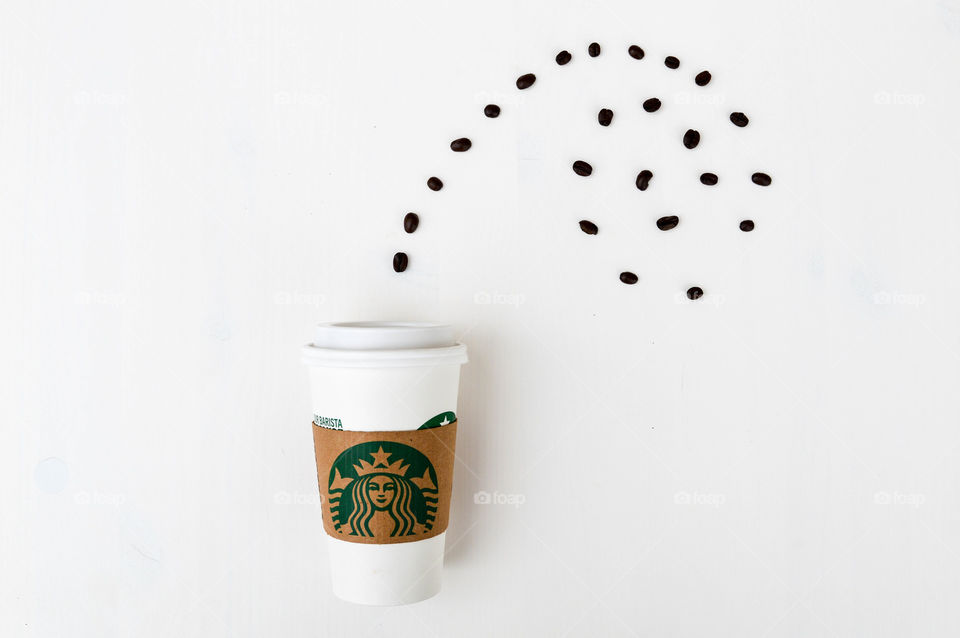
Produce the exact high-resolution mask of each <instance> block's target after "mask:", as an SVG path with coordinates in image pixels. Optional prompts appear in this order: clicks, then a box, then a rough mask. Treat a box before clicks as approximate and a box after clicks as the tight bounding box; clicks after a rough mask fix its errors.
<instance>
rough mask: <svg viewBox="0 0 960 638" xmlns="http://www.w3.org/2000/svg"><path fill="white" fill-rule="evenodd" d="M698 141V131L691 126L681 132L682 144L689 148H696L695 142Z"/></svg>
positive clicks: (697, 142)
mask: <svg viewBox="0 0 960 638" xmlns="http://www.w3.org/2000/svg"><path fill="white" fill-rule="evenodd" d="M699 143H700V131H695V130H693V129H692V128H691V129H687V132H686V133H684V134H683V145H684V146H686V147H687V148H689V149H694V148H697V144H699Z"/></svg>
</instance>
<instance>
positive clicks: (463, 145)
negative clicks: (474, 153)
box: [450, 137, 473, 153]
mask: <svg viewBox="0 0 960 638" xmlns="http://www.w3.org/2000/svg"><path fill="white" fill-rule="evenodd" d="M471 146H473V142H471V141H470V140H469V139H467V138H465V137H461V138H460V139H456V140H453V141H452V142H450V150H451V151H453V152H455V153H463V152H464V151H469V150H470V147H471Z"/></svg>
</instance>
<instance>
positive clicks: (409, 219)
mask: <svg viewBox="0 0 960 638" xmlns="http://www.w3.org/2000/svg"><path fill="white" fill-rule="evenodd" d="M419 227H420V216H419V215H417V214H416V213H407V214H406V215H404V217H403V230H405V231H406V232H407V233H413V232H416V230H417V228H419Z"/></svg>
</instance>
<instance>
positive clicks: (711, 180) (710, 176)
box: [700, 173, 720, 186]
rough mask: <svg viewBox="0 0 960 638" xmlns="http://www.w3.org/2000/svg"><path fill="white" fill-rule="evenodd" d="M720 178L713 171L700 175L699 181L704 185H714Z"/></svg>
mask: <svg viewBox="0 0 960 638" xmlns="http://www.w3.org/2000/svg"><path fill="white" fill-rule="evenodd" d="M719 181H720V178H719V177H717V176H716V174H715V173H704V174H702V175H701V176H700V183H701V184H703V185H705V186H716V184H717V182H719Z"/></svg>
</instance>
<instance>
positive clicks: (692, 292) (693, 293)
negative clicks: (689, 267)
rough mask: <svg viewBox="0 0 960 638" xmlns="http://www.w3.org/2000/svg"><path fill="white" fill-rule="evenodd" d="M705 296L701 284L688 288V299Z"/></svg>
mask: <svg viewBox="0 0 960 638" xmlns="http://www.w3.org/2000/svg"><path fill="white" fill-rule="evenodd" d="M702 296H703V288H701V287H700V286H693V287H692V288H688V289H687V299H690V300H694V299H699V298H700V297H702Z"/></svg>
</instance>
